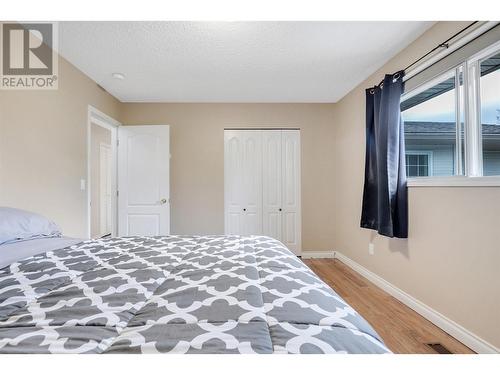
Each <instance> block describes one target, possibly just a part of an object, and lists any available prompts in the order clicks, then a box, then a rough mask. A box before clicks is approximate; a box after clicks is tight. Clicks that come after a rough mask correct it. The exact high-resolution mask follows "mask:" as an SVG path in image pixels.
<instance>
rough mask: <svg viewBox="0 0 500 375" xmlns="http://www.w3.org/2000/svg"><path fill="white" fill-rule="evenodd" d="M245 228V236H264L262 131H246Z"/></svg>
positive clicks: (244, 146) (244, 136) (244, 162)
mask: <svg viewBox="0 0 500 375" xmlns="http://www.w3.org/2000/svg"><path fill="white" fill-rule="evenodd" d="M242 138H243V168H242V171H243V185H242V186H241V190H242V193H243V201H242V205H243V218H244V219H243V228H242V234H244V235H252V234H255V235H261V234H262V131H261V130H244V131H243V132H242Z"/></svg>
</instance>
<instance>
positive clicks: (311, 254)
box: [301, 251, 335, 259]
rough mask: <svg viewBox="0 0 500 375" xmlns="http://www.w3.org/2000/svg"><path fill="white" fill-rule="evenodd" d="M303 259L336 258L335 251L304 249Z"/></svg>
mask: <svg viewBox="0 0 500 375" xmlns="http://www.w3.org/2000/svg"><path fill="white" fill-rule="evenodd" d="M301 256H302V259H316V258H335V251H303V252H302V254H301Z"/></svg>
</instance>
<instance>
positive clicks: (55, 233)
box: [0, 207, 61, 245]
mask: <svg viewBox="0 0 500 375" xmlns="http://www.w3.org/2000/svg"><path fill="white" fill-rule="evenodd" d="M41 237H61V231H60V229H59V227H58V226H57V225H56V224H55V223H54V222H53V221H50V220H49V219H47V218H45V217H43V216H42V215H39V214H35V213H33V212H29V211H24V210H20V209H17V208H11V207H0V245H2V244H4V243H10V242H16V241H23V240H29V239H34V238H41Z"/></svg>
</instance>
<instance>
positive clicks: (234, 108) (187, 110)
mask: <svg viewBox="0 0 500 375" xmlns="http://www.w3.org/2000/svg"><path fill="white" fill-rule="evenodd" d="M332 118H333V104H126V105H125V106H124V108H123V112H122V121H123V123H124V124H128V125H135V124H138V125H139V124H142V125H149V124H164V125H170V127H171V128H170V137H171V145H170V147H171V154H172V159H171V172H170V173H171V175H170V181H171V182H170V185H171V202H172V203H171V223H172V224H171V229H172V232H173V233H184V234H193V233H204V234H205V233H224V128H225V127H298V128H300V129H301V142H302V161H301V162H302V248H303V249H304V250H328V249H331V246H332V243H333V233H332V227H333V226H334V222H333V212H332V210H331V209H330V207H332V204H333V196H332V190H331V189H332V186H333V185H334V181H335V173H334V171H333V169H332V162H331V160H332V158H333V149H332V144H333V138H332V135H333V126H334V124H333V121H332Z"/></svg>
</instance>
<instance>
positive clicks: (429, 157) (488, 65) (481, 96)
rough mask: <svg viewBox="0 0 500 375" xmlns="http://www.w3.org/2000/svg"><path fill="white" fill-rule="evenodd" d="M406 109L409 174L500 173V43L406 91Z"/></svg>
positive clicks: (477, 174) (404, 99) (404, 116)
mask: <svg viewBox="0 0 500 375" xmlns="http://www.w3.org/2000/svg"><path fill="white" fill-rule="evenodd" d="M401 113H402V118H403V121H404V130H405V147H406V164H407V165H406V174H407V176H408V177H410V178H411V177H416V178H418V177H431V176H434V177H437V176H444V177H449V176H464V177H480V176H500V42H497V43H495V44H493V45H492V46H490V47H488V48H486V49H484V50H483V51H480V52H479V53H477V54H475V55H474V56H471V57H468V58H467V60H464V61H462V62H461V63H460V64H459V65H457V66H455V67H454V68H452V69H450V70H448V71H446V72H444V73H442V74H441V75H439V76H437V77H435V78H433V79H431V80H429V81H427V82H425V83H423V84H421V85H420V86H419V87H416V88H415V89H413V90H412V91H410V92H407V93H405V94H404V95H403V97H402V98H401ZM443 181H444V180H443ZM450 181H451V180H450ZM476 181H477V180H476Z"/></svg>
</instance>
